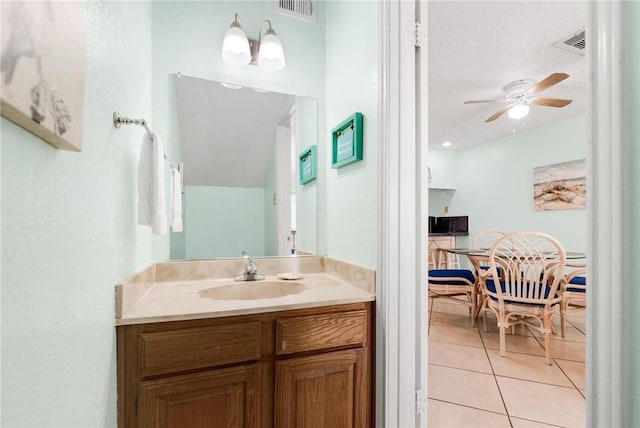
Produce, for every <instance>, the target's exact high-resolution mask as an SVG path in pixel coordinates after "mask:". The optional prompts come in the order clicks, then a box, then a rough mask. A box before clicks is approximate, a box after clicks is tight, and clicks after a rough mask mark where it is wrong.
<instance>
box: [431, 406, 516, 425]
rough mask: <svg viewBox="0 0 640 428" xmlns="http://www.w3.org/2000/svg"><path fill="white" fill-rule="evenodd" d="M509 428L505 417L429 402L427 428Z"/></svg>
mask: <svg viewBox="0 0 640 428" xmlns="http://www.w3.org/2000/svg"><path fill="white" fill-rule="evenodd" d="M468 427H478V428H481V427H487V428H511V425H510V424H509V418H508V417H507V416H506V415H500V414H497V413H491V412H486V411H484V410H477V409H472V408H470V407H464V406H460V405H457V404H451V403H445V402H443V401H437V400H429V428H468Z"/></svg>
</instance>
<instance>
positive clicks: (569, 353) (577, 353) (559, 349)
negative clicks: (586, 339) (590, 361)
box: [541, 340, 587, 363]
mask: <svg viewBox="0 0 640 428" xmlns="http://www.w3.org/2000/svg"><path fill="white" fill-rule="evenodd" d="M541 343H543V344H544V342H542V340H541ZM586 353H587V351H586V345H585V344H584V343H580V342H566V341H562V340H552V341H551V358H557V359H559V360H569V361H580V362H582V363H584V362H585V361H586Z"/></svg>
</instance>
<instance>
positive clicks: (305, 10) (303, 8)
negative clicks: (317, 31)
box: [274, 0, 316, 22]
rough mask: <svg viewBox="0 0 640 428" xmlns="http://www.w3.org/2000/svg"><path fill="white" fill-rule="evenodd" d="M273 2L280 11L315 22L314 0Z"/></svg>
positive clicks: (276, 0) (278, 0)
mask: <svg viewBox="0 0 640 428" xmlns="http://www.w3.org/2000/svg"><path fill="white" fill-rule="evenodd" d="M274 4H275V9H276V10H277V11H278V12H280V13H283V14H285V15H289V16H293V17H296V18H300V19H304V20H305V21H311V22H316V5H315V0H274Z"/></svg>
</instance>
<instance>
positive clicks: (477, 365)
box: [429, 342, 493, 374]
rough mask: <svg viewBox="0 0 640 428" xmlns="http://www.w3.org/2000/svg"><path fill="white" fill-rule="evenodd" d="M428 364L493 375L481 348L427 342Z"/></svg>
mask: <svg viewBox="0 0 640 428" xmlns="http://www.w3.org/2000/svg"><path fill="white" fill-rule="evenodd" d="M429 364H437V365H439V366H446V367H454V368H457V369H464V370H472V371H475V372H482V373H489V374H493V372H492V371H491V365H490V364H489V358H487V353H486V351H485V350H484V349H483V348H474V347H471V346H462V345H453V344H451V343H442V342H429Z"/></svg>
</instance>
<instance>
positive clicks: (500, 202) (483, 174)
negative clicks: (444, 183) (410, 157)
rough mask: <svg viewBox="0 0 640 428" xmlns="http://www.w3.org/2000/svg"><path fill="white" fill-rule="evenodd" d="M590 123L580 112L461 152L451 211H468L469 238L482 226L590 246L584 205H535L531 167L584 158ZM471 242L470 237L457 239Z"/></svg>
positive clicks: (573, 246) (460, 242) (571, 245)
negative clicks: (555, 208) (566, 207)
mask: <svg viewBox="0 0 640 428" xmlns="http://www.w3.org/2000/svg"><path fill="white" fill-rule="evenodd" d="M586 126H587V125H586V119H585V117H584V116H577V117H573V118H570V119H566V120H562V121H557V122H553V123H551V124H549V125H546V126H542V127H538V128H533V129H530V130H527V131H523V132H518V133H517V134H513V135H509V136H507V137H504V138H501V139H498V140H495V141H491V142H488V143H485V144H482V145H479V146H477V147H473V148H470V149H466V150H460V151H458V156H457V167H456V168H455V170H453V171H452V172H451V173H452V174H455V175H456V176H457V177H458V179H457V183H456V191H455V192H454V194H453V197H452V198H451V202H450V206H449V214H448V215H468V216H469V236H470V237H473V236H474V235H475V234H476V233H477V232H479V231H481V230H483V229H501V230H505V231H516V230H525V229H526V230H538V231H542V232H547V233H549V234H551V235H553V236H555V237H556V238H558V239H559V240H560V242H562V243H563V245H564V246H565V248H566V249H567V250H568V251H586V249H587V210H586V209H582V210H559V211H535V210H534V209H533V168H534V167H538V166H543V165H548V164H553V163H559V162H566V161H571V160H576V159H584V158H586V155H587V149H588V145H587V139H586V138H587V137H586V131H587V128H586ZM588 193H589V190H588V189H587V197H588ZM470 244H471V239H470V238H469V239H467V238H458V240H457V245H459V246H468V245H470Z"/></svg>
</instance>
